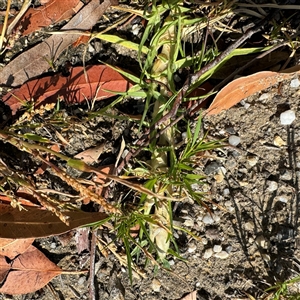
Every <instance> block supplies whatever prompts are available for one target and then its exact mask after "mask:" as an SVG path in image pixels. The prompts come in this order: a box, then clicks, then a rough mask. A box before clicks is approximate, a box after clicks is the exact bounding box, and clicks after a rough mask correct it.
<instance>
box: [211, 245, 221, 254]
mask: <svg viewBox="0 0 300 300" xmlns="http://www.w3.org/2000/svg"><path fill="white" fill-rule="evenodd" d="M213 251H214V252H215V253H219V252H221V251H222V246H221V245H214V247H213Z"/></svg>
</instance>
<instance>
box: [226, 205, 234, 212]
mask: <svg viewBox="0 0 300 300" xmlns="http://www.w3.org/2000/svg"><path fill="white" fill-rule="evenodd" d="M227 210H228V211H229V212H231V213H232V212H234V210H235V209H234V207H233V206H228V207H227Z"/></svg>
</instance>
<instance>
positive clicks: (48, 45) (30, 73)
mask: <svg viewBox="0 0 300 300" xmlns="http://www.w3.org/2000/svg"><path fill="white" fill-rule="evenodd" d="M111 5H117V0H104V2H103V3H101V4H99V0H92V1H91V2H90V3H89V4H87V5H86V6H85V7H83V8H82V9H81V10H80V11H79V12H78V13H77V14H76V15H75V16H74V17H73V18H72V19H71V20H70V21H69V22H68V23H67V24H66V25H65V26H64V27H62V29H61V30H63V31H67V30H73V29H77V30H88V29H90V28H92V27H93V26H94V25H95V24H96V22H97V21H98V20H99V18H100V17H101V16H102V15H103V14H104V12H105V11H106V10H107V8H108V7H110V6H111ZM78 36H79V35H78V34H72V33H66V34H64V35H63V34H54V35H52V36H50V37H49V38H48V39H46V40H45V41H44V42H42V43H40V44H38V45H36V46H34V47H33V48H31V49H30V50H28V51H26V52H24V53H22V54H21V55H19V56H18V57H17V58H15V59H14V60H13V61H11V62H10V63H9V64H8V65H6V66H5V67H4V68H3V69H2V70H1V72H0V85H6V86H12V87H16V86H19V85H21V84H23V83H24V82H26V81H27V80H29V79H31V78H34V77H37V76H39V75H41V74H42V73H43V72H45V71H47V70H48V69H49V68H50V64H49V62H55V61H56V59H57V58H58V57H59V55H60V54H61V53H62V52H63V51H64V50H65V49H67V47H68V46H70V45H71V44H72V43H74V42H75V41H76V40H77V38H78Z"/></svg>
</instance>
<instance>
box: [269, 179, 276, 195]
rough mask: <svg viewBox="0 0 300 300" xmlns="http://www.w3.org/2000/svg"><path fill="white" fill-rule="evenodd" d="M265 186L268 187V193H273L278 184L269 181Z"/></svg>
mask: <svg viewBox="0 0 300 300" xmlns="http://www.w3.org/2000/svg"><path fill="white" fill-rule="evenodd" d="M267 185H268V188H267V190H268V191H269V192H274V191H276V190H277V189H278V183H277V182H276V181H272V180H269V181H267Z"/></svg>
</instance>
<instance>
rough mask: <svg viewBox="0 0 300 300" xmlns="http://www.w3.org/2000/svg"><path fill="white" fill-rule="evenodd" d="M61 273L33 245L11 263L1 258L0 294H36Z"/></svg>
mask: <svg viewBox="0 0 300 300" xmlns="http://www.w3.org/2000/svg"><path fill="white" fill-rule="evenodd" d="M61 272H62V270H61V269H60V268H59V267H58V266H57V265H56V264H54V263H53V262H51V261H50V260H49V259H48V258H47V257H46V256H45V255H44V254H43V253H42V252H41V251H39V250H38V249H36V248H35V247H34V246H32V245H31V246H29V248H28V249H27V251H26V252H24V253H22V254H21V255H18V256H17V257H16V258H14V259H13V260H12V261H11V262H7V261H6V259H5V257H4V256H0V282H1V287H0V293H5V294H9V295H18V294H28V293H32V292H35V291H37V290H39V289H41V288H42V287H44V286H45V285H46V284H47V283H48V282H49V281H50V280H51V279H52V278H54V277H55V276H57V275H59V274H61Z"/></svg>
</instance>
